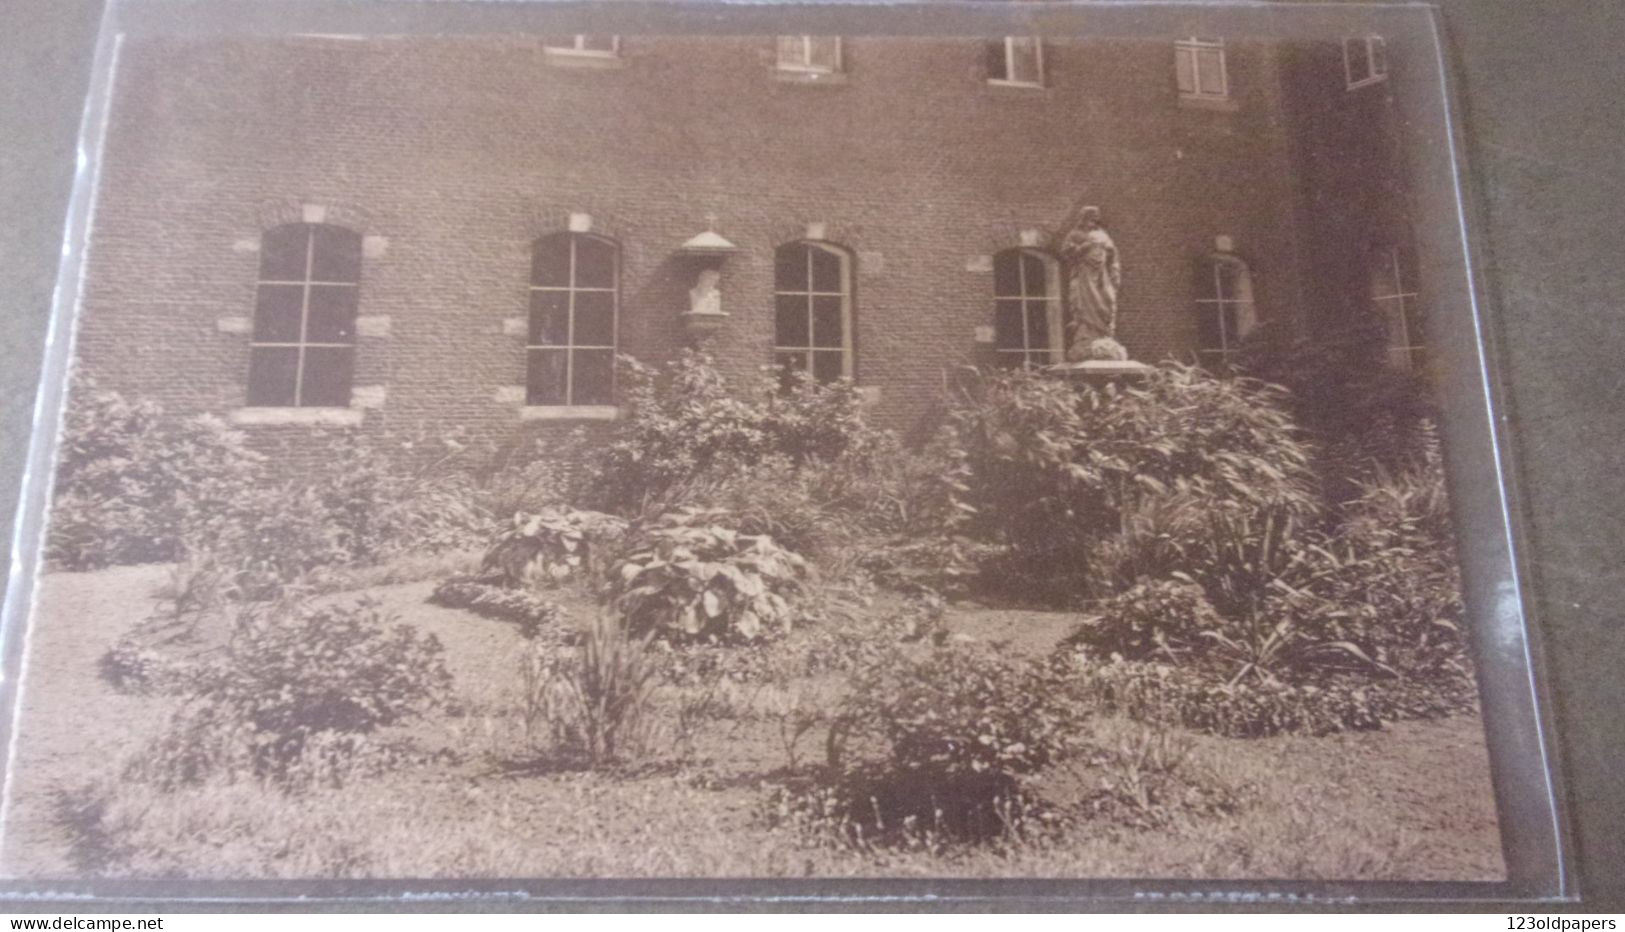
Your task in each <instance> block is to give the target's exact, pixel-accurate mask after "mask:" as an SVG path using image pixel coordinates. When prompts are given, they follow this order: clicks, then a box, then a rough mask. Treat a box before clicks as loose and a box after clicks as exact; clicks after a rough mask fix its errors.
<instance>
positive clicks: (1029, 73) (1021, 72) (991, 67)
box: [987, 36, 1044, 87]
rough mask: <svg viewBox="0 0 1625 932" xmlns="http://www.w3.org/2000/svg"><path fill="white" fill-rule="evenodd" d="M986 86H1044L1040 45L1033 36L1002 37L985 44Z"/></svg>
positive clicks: (1042, 44)
mask: <svg viewBox="0 0 1625 932" xmlns="http://www.w3.org/2000/svg"><path fill="white" fill-rule="evenodd" d="M987 80H988V83H989V84H1014V85H1017V86H1020V87H1043V86H1044V43H1043V42H1041V41H1040V40H1039V39H1038V37H1036V36H1005V37H1004V38H1002V39H993V40H991V41H989V42H988V43H987Z"/></svg>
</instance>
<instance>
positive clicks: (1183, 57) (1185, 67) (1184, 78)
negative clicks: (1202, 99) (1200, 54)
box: [1174, 47, 1196, 94]
mask: <svg viewBox="0 0 1625 932" xmlns="http://www.w3.org/2000/svg"><path fill="white" fill-rule="evenodd" d="M1174 70H1175V72H1176V73H1177V74H1178V76H1179V92H1180V93H1181V94H1194V93H1196V54H1195V53H1194V52H1193V51H1191V50H1190V49H1188V48H1183V47H1181V48H1177V49H1174Z"/></svg>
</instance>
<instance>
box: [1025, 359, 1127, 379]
mask: <svg viewBox="0 0 1625 932" xmlns="http://www.w3.org/2000/svg"><path fill="white" fill-rule="evenodd" d="M1044 371H1045V372H1047V373H1049V374H1050V375H1055V376H1059V377H1061V378H1063V379H1066V380H1067V381H1070V382H1085V383H1087V384H1089V385H1105V384H1107V383H1109V382H1136V381H1139V380H1140V379H1143V378H1145V377H1146V376H1147V375H1150V374H1151V372H1152V371H1153V369H1152V367H1151V366H1148V365H1146V364H1145V363H1143V362H1135V361H1134V360H1132V359H1121V360H1119V359H1087V360H1084V361H1083V362H1063V363H1057V364H1055V365H1053V366H1047V367H1045V369H1044Z"/></svg>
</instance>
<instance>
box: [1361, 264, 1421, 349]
mask: <svg viewBox="0 0 1625 932" xmlns="http://www.w3.org/2000/svg"><path fill="white" fill-rule="evenodd" d="M1409 273H1410V267H1409V263H1408V262H1407V261H1406V256H1405V254H1404V253H1403V252H1402V251H1401V250H1400V249H1398V248H1397V247H1392V246H1378V247H1376V248H1375V249H1373V250H1371V307H1372V310H1373V311H1374V312H1375V313H1376V314H1377V315H1378V317H1379V318H1381V320H1382V321H1383V325H1384V327H1385V328H1386V330H1387V332H1388V361H1389V362H1390V363H1392V364H1393V365H1395V366H1398V367H1400V368H1402V369H1409V368H1411V367H1412V366H1416V365H1419V364H1420V363H1421V360H1422V352H1423V342H1422V320H1421V314H1420V313H1419V311H1418V306H1417V298H1418V295H1417V291H1416V285H1415V282H1414V279H1413V278H1412V276H1411V275H1410V274H1409Z"/></svg>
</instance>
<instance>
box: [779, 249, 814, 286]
mask: <svg viewBox="0 0 1625 932" xmlns="http://www.w3.org/2000/svg"><path fill="white" fill-rule="evenodd" d="M807 249H808V246H807V245H806V244H805V243H787V244H785V245H783V246H780V247H779V248H778V249H776V250H774V251H773V288H774V290H775V291H806V290H807V286H808V284H809V280H808V278H807Z"/></svg>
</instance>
